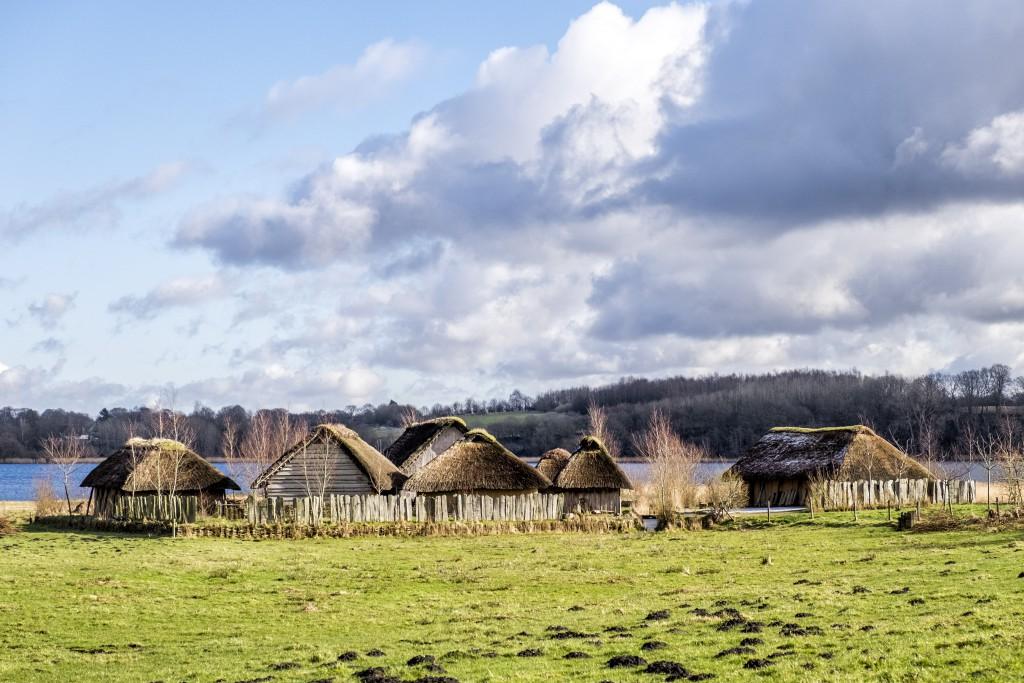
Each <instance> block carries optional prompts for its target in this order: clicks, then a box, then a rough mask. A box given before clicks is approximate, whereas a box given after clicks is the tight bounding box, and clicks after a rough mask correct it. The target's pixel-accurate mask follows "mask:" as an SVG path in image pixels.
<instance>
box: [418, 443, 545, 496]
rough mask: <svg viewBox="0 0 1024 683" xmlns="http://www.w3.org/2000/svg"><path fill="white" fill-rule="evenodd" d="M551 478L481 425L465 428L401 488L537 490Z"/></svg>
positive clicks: (439, 491) (447, 491) (543, 486)
mask: <svg viewBox="0 0 1024 683" xmlns="http://www.w3.org/2000/svg"><path fill="white" fill-rule="evenodd" d="M549 486H551V481H550V480H549V479H548V478H547V477H545V476H544V475H543V474H541V473H540V472H538V471H537V470H536V469H535V468H533V467H530V466H529V465H527V464H526V463H525V462H523V461H522V460H520V459H519V458H517V457H516V456H515V455H514V454H513V453H511V452H510V451H509V450H508V449H506V448H505V447H504V446H502V445H501V444H500V443H498V440H497V439H495V438H494V437H493V436H491V435H490V434H489V433H488V432H487V431H485V430H483V429H471V430H469V431H468V432H467V433H466V435H465V437H464V438H463V439H462V441H459V442H457V443H455V444H454V445H453V446H452V447H451V448H449V449H448V450H446V451H445V452H444V453H442V454H441V455H439V456H437V457H436V458H435V459H434V460H432V461H431V462H430V463H428V464H427V465H426V466H424V467H423V468H422V469H420V470H419V471H417V472H416V473H415V474H413V475H412V476H411V477H410V478H409V481H407V482H406V483H405V487H404V488H405V490H407V491H416V492H418V493H463V492H470V491H517V492H521V491H537V490H542V489H546V488H548V487H549Z"/></svg>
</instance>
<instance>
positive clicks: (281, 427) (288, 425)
mask: <svg viewBox="0 0 1024 683" xmlns="http://www.w3.org/2000/svg"><path fill="white" fill-rule="evenodd" d="M305 433H306V423H305V422H302V421H301V420H293V419H291V417H290V416H289V414H288V411H285V410H259V411H256V413H254V414H253V416H252V420H250V422H249V429H248V431H247V432H246V433H245V437H244V438H243V439H242V443H241V446H240V448H239V450H238V451H237V456H238V457H237V458H236V460H235V463H234V466H235V468H236V469H237V470H238V471H239V472H240V473H241V474H242V475H243V479H244V480H245V482H246V483H250V482H252V481H253V480H255V479H256V477H258V476H259V475H260V474H262V473H263V472H265V471H266V470H267V468H269V467H270V466H271V465H272V464H273V463H274V461H275V460H277V459H278V458H279V457H281V455H282V454H284V452H285V451H286V450H288V449H289V448H291V447H292V446H294V445H295V444H297V443H298V442H299V440H300V439H301V438H302V437H303V436H304V435H305ZM253 493H254V494H255V493H256V492H255V491H253Z"/></svg>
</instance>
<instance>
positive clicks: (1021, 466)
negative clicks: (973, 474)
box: [997, 418, 1024, 508]
mask: <svg viewBox="0 0 1024 683" xmlns="http://www.w3.org/2000/svg"><path fill="white" fill-rule="evenodd" d="M1016 424H1017V423H1015V422H1012V421H1011V420H1010V419H1009V418H1007V419H1006V420H1005V421H1004V423H1003V427H1002V429H1001V431H1000V435H999V441H998V446H997V452H998V458H999V465H1000V466H1001V468H1002V471H1003V479H1004V480H1005V481H1006V488H1007V493H1008V494H1009V496H1010V504H1011V505H1013V506H1014V507H1017V508H1019V507H1021V506H1024V437H1022V435H1021V434H1020V430H1019V429H1018V428H1017V427H1016Z"/></svg>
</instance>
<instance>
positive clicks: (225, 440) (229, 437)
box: [220, 415, 249, 484]
mask: <svg viewBox="0 0 1024 683" xmlns="http://www.w3.org/2000/svg"><path fill="white" fill-rule="evenodd" d="M241 436H242V435H241V433H240V430H239V427H238V422H237V421H236V420H235V419H234V418H233V417H231V416H230V415H229V416H226V417H225V418H224V430H223V431H222V432H221V435H220V453H221V455H222V456H224V462H226V463H227V465H228V472H230V473H231V477H232V479H236V480H237V479H241V478H242V475H243V474H245V472H244V461H243V460H242V458H241V457H240V456H241V443H240V440H241ZM248 483H249V482H246V484H248Z"/></svg>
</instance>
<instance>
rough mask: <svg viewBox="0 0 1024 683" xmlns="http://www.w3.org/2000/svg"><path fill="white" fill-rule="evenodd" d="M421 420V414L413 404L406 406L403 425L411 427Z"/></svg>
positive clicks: (403, 412)
mask: <svg viewBox="0 0 1024 683" xmlns="http://www.w3.org/2000/svg"><path fill="white" fill-rule="evenodd" d="M419 421H420V414H419V412H418V411H417V410H416V409H415V408H413V407H412V406H406V407H405V408H404V409H403V410H402V426H403V427H411V426H412V425H414V424H416V423H417V422H419Z"/></svg>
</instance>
